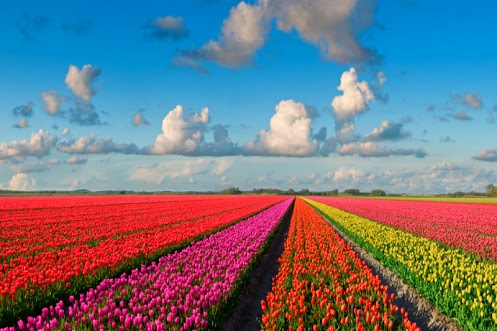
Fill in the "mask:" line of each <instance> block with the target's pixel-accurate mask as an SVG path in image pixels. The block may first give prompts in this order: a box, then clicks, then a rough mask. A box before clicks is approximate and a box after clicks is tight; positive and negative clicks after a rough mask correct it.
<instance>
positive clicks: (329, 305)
mask: <svg viewBox="0 0 497 331" xmlns="http://www.w3.org/2000/svg"><path fill="white" fill-rule="evenodd" d="M387 290H388V287H387V286H385V285H384V284H382V283H381V281H380V279H379V278H378V276H375V275H373V272H372V271H371V269H370V268H368V267H367V266H366V265H365V263H364V262H363V261H361V259H360V258H359V256H358V255H357V254H356V253H355V252H354V251H353V250H352V248H351V247H350V246H347V244H345V242H344V241H343V240H342V239H341V238H340V237H339V236H338V234H337V233H336V232H335V231H334V230H333V229H332V228H331V227H330V226H329V224H328V223H327V222H326V221H325V220H324V219H323V218H322V217H321V216H319V215H318V214H317V213H316V211H314V210H313V209H312V208H311V207H310V206H309V205H308V204H306V203H305V202H304V201H303V200H301V199H299V200H297V202H296V204H295V209H294V211H293V216H292V219H291V223H290V231H289V233H288V239H287V241H286V242H285V250H284V252H283V256H282V257H281V266H280V271H279V273H278V275H277V276H276V278H275V279H274V280H273V289H272V290H271V292H270V293H269V294H268V296H267V299H266V300H265V301H262V309H263V311H264V315H263V317H262V322H263V329H264V330H299V331H303V330H330V331H331V330H358V331H361V330H375V331H377V330H390V329H392V328H394V327H397V326H398V325H399V323H400V324H402V323H403V324H404V326H405V328H404V329H407V330H416V329H417V326H416V325H415V324H414V323H411V322H410V321H409V319H408V317H407V316H406V317H404V319H403V321H397V320H396V316H395V313H396V312H397V311H398V310H399V308H398V307H397V306H395V305H394V304H393V303H392V300H393V298H394V296H393V295H389V294H388V293H387ZM401 322H402V323H401Z"/></svg>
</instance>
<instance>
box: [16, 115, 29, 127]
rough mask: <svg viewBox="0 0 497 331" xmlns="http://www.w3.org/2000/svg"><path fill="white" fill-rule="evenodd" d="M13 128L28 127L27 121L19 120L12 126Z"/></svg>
mask: <svg viewBox="0 0 497 331" xmlns="http://www.w3.org/2000/svg"><path fill="white" fill-rule="evenodd" d="M14 127H15V128H18V129H25V128H27V127H28V120H27V119H25V118H20V119H19V121H18V122H17V124H15V125H14Z"/></svg>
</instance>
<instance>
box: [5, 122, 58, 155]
mask: <svg viewBox="0 0 497 331" xmlns="http://www.w3.org/2000/svg"><path fill="white" fill-rule="evenodd" d="M56 144H57V137H56V136H54V135H52V134H50V133H48V132H47V131H44V130H41V129H40V131H38V132H36V133H34V132H33V133H31V138H30V139H24V140H18V141H17V140H14V141H11V142H8V143H3V142H0V160H2V159H9V158H12V157H26V156H36V157H38V158H41V157H43V156H46V155H48V154H50V151H51V150H52V148H54V147H55V145H56Z"/></svg>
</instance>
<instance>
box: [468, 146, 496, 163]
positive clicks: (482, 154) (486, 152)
mask: <svg viewBox="0 0 497 331" xmlns="http://www.w3.org/2000/svg"><path fill="white" fill-rule="evenodd" d="M473 159H475V160H479V161H488V162H497V148H487V149H483V150H481V151H479V152H478V153H476V155H475V156H473Z"/></svg>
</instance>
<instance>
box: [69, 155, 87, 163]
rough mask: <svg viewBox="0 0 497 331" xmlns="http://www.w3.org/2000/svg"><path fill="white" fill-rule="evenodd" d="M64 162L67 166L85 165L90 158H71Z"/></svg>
mask: <svg viewBox="0 0 497 331" xmlns="http://www.w3.org/2000/svg"><path fill="white" fill-rule="evenodd" d="M64 162H65V163H66V164H85V163H87V162H88V158H87V157H86V156H71V157H70V158H68V159H67V160H65V161H64Z"/></svg>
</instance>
